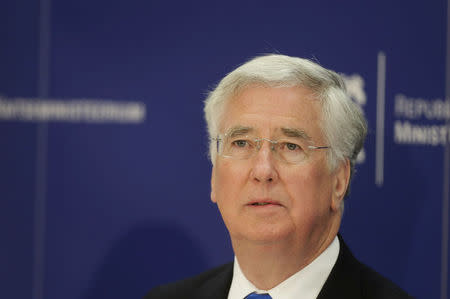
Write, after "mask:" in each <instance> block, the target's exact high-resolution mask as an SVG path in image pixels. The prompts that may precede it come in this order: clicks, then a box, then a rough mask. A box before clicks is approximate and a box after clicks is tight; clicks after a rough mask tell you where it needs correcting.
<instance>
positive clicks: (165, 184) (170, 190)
mask: <svg viewBox="0 0 450 299" xmlns="http://www.w3.org/2000/svg"><path fill="white" fill-rule="evenodd" d="M447 9H448V3H447V1H445V0H436V1H388V0H380V1H372V2H370V3H369V2H362V1H356V0H354V1H309V2H300V1H280V2H275V1H267V2H266V1H256V0H248V1H226V2H213V1H195V2H192V1H126V2H125V1H106V0H97V1H87V0H78V1H53V2H51V1H50V0H40V1H39V0H34V1H32V0H14V1H3V2H1V3H0V19H1V20H2V21H1V22H2V26H0V137H1V146H0V165H1V166H0V190H1V193H0V194H1V196H0V219H1V225H0V241H1V245H0V265H1V266H0V281H1V283H0V297H1V298H33V299H42V298H48V299H56V298H67V299H78V298H81V299H88V298H140V297H142V296H143V295H144V294H145V292H146V291H148V290H149V289H150V288H151V287H153V286H155V285H157V284H160V283H164V282H168V281H173V280H175V279H179V278H183V277H186V276H188V275H192V274H195V273H199V272H201V271H203V270H205V269H207V268H209V267H212V266H215V265H219V264H221V263H224V262H227V261H230V260H231V259H232V257H233V253H232V249H231V246H230V242H229V239H228V235H227V231H226V229H225V227H224V225H223V222H222V220H221V218H220V215H219V213H218V210H217V208H216V206H215V205H214V204H213V203H212V202H211V201H210V199H209V192H210V189H209V188H210V187H209V186H210V184H209V179H210V164H209V162H208V160H207V137H206V129H205V124H204V121H203V113H202V108H203V107H202V103H203V100H204V98H205V94H206V92H207V91H208V90H209V89H210V88H211V86H213V85H214V84H215V83H217V82H218V80H220V78H222V77H223V76H224V75H225V74H226V73H227V72H229V71H231V70H232V69H233V68H235V67H236V66H237V65H239V64H240V63H242V62H244V61H245V60H247V59H249V58H251V57H253V56H255V55H258V54H262V53H274V52H277V53H278V52H279V53H282V54H287V55H292V56H300V57H306V58H311V59H314V60H316V61H319V62H320V63H321V64H322V65H324V66H325V67H328V68H331V69H334V70H336V71H338V72H340V73H343V74H344V75H345V77H346V81H347V83H348V84H349V89H350V91H351V94H352V97H353V99H354V100H355V101H357V102H358V103H359V104H360V105H361V106H362V108H363V109H364V111H365V114H366V116H367V118H368V122H369V135H368V139H367V142H366V145H365V147H364V156H361V159H360V163H359V165H358V171H357V173H356V176H355V179H354V181H353V185H352V186H353V187H352V193H351V196H350V197H349V198H348V199H347V203H346V210H345V215H344V220H343V224H342V230H341V232H342V234H343V236H344V238H345V240H346V241H347V243H348V245H349V246H350V248H351V249H352V251H353V252H354V254H355V255H356V256H357V257H358V258H359V259H360V260H362V261H363V262H365V263H367V264H369V265H370V266H371V267H373V268H374V269H376V270H377V271H379V272H381V273H382V274H384V275H385V276H387V277H389V278H390V279H392V280H393V281H394V282H396V283H397V284H399V285H400V286H401V287H403V288H404V289H406V290H407V291H408V292H409V293H411V294H412V295H414V296H416V297H417V298H423V299H429V298H443V299H445V298H450V297H448V296H447V291H446V290H447V284H448V282H449V280H448V275H447V269H448V258H447V256H448V252H449V250H448V246H447V244H448V228H449V227H448V214H449V213H448V200H449V197H448V188H449V184H450V179H449V175H448V172H449V169H450V164H449V159H448V156H447V158H445V152H446V148H447V153H449V152H450V149H449V141H450V124H449V120H450V100H447V102H445V99H446V88H447V98H448V95H449V94H448V92H449V91H448V89H449V86H450V83H449V81H448V80H449V78H448V75H447V77H446V59H448V57H447V58H446V56H448V54H449V53H448V52H449V48H448V46H446V42H447V43H448V39H449V36H448V35H449V31H448V29H447V26H448V25H447V20H448V17H449V16H448V13H447ZM447 68H449V67H448V60H447ZM448 72H449V70H448V69H447V73H448ZM446 78H447V79H446ZM446 80H447V81H446ZM446 82H447V83H446ZM126 104H130V105H132V107H134V108H133V109H134V110H133V109H131V108H130V109H131V110H126V107H125V106H126ZM130 107H131V106H130ZM130 111H131V112H130ZM132 112H133V113H132Z"/></svg>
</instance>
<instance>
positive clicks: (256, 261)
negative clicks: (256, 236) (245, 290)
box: [233, 230, 337, 290]
mask: <svg viewBox="0 0 450 299" xmlns="http://www.w3.org/2000/svg"><path fill="white" fill-rule="evenodd" d="M336 234H337V230H336V231H334V230H332V231H330V233H329V234H328V235H327V236H325V238H324V239H323V240H321V241H320V242H319V244H317V246H315V247H313V248H308V247H306V248H305V247H304V246H301V244H295V242H290V240H287V241H285V242H280V241H277V242H273V243H263V242H256V243H255V242H251V241H247V240H238V241H237V240H233V249H234V252H235V255H236V257H237V259H238V261H239V265H240V267H241V269H242V272H243V273H244V275H245V276H246V277H247V279H248V280H249V281H251V282H252V283H253V284H254V285H255V286H256V287H257V288H259V289H261V290H269V289H272V288H273V287H275V286H277V285H278V284H280V283H281V282H283V281H284V280H286V279H287V278H289V277H290V276H292V275H294V274H295V273H297V272H298V271H300V270H301V269H303V268H304V267H306V266H307V265H309V264H310V263H311V262H312V261H313V260H314V259H315V258H317V257H318V256H319V255H320V254H321V253H322V252H323V251H324V250H325V249H326V248H327V247H328V246H329V245H330V244H331V242H332V241H333V240H334V238H335V236H336Z"/></svg>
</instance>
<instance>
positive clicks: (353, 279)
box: [317, 235, 361, 299]
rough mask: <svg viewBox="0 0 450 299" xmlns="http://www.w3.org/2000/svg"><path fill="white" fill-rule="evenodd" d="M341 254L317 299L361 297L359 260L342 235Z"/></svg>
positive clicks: (340, 240) (351, 298)
mask: <svg viewBox="0 0 450 299" xmlns="http://www.w3.org/2000/svg"><path fill="white" fill-rule="evenodd" d="M338 237H339V242H340V250H339V256H338V259H337V261H336V264H335V265H334V267H333V269H332V270H331V273H330V275H329V276H328V278H327V280H326V281H325V284H324V286H323V288H322V290H321V292H320V293H319V296H318V297H317V299H326V298H346V299H357V298H361V293H360V292H361V291H360V290H361V279H360V270H359V269H360V267H359V262H358V261H357V260H356V259H355V257H353V255H352V253H351V252H350V250H349V249H348V247H347V245H346V244H345V243H344V240H343V239H342V237H341V236H340V235H338Z"/></svg>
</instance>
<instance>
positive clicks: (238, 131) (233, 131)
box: [226, 126, 254, 137]
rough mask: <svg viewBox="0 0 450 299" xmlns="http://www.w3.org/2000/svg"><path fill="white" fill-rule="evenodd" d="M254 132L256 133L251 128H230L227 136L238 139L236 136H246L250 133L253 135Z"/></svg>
mask: <svg viewBox="0 0 450 299" xmlns="http://www.w3.org/2000/svg"><path fill="white" fill-rule="evenodd" d="M252 131H254V130H253V128H251V127H244V126H235V127H232V128H230V129H229V130H228V131H227V132H226V135H227V136H228V137H236V136H242V135H246V134H248V133H251V132H252Z"/></svg>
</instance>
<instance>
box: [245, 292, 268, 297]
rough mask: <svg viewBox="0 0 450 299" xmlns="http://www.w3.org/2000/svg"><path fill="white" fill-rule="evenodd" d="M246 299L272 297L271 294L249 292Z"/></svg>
mask: <svg viewBox="0 0 450 299" xmlns="http://www.w3.org/2000/svg"><path fill="white" fill-rule="evenodd" d="M244 299H272V297H270V295H269V294H256V293H255V292H253V293H251V294H249V295H248V296H247V297H245V298H244Z"/></svg>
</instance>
